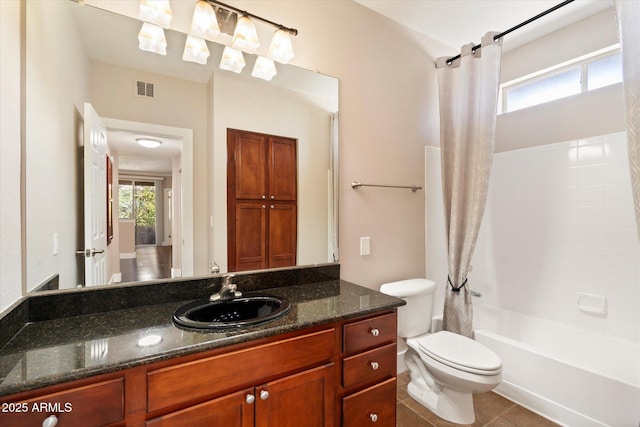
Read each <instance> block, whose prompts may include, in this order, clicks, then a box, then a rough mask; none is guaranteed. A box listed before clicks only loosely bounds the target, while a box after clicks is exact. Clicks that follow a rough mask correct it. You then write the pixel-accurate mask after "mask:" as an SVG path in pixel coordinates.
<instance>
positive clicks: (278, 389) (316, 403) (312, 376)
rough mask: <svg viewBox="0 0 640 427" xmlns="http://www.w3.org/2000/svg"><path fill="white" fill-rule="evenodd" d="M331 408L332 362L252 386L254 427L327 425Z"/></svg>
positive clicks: (329, 421)
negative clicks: (254, 413)
mask: <svg viewBox="0 0 640 427" xmlns="http://www.w3.org/2000/svg"><path fill="white" fill-rule="evenodd" d="M333 407H334V402H333V364H329V365H325V366H321V367H319V368H315V369H310V370H308V371H304V372H301V373H299V374H295V375H291V376H288V377H285V378H282V379H279V380H275V381H271V382H270V383H267V384H264V385H262V386H260V387H256V415H255V417H256V418H255V420H256V427H329V426H332V425H333Z"/></svg>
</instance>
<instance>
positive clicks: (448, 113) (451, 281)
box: [437, 33, 502, 337]
mask: <svg viewBox="0 0 640 427" xmlns="http://www.w3.org/2000/svg"><path fill="white" fill-rule="evenodd" d="M494 35H495V33H487V34H486V35H485V36H484V37H483V38H482V48H481V49H478V50H476V51H475V52H472V47H473V45H472V44H469V45H466V46H463V48H462V53H461V58H460V59H458V60H456V61H454V62H453V63H452V64H451V65H447V59H448V58H439V59H438V60H437V69H438V91H439V105H440V150H441V162H442V190H443V201H444V211H445V212H444V214H445V227H446V238H447V250H448V267H449V277H448V280H447V286H446V291H445V303H444V319H443V320H444V323H443V327H444V329H445V330H447V331H451V332H455V333H457V334H461V335H464V336H468V337H470V336H471V335H472V332H473V327H472V321H473V310H472V306H471V295H470V292H469V285H468V284H467V279H468V273H469V271H470V262H471V257H472V255H473V250H474V247H475V244H476V240H477V237H478V231H479V229H480V224H481V221H482V216H483V213H484V209H485V204H486V200H487V192H488V189H489V177H490V174H491V164H492V162H493V147H494V144H495V128H496V113H497V105H498V87H499V82H500V60H501V56H502V41H501V40H499V41H497V42H495V41H494V40H493V36H494Z"/></svg>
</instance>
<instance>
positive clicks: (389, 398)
mask: <svg viewBox="0 0 640 427" xmlns="http://www.w3.org/2000/svg"><path fill="white" fill-rule="evenodd" d="M369 425H370V426H375V427H394V426H395V425H396V379H395V378H391V379H389V380H387V381H385V382H383V383H380V384H377V385H375V386H373V387H369V388H367V389H364V390H362V391H359V392H358V393H354V394H352V395H349V396H347V397H344V398H343V399H342V427H363V426H369Z"/></svg>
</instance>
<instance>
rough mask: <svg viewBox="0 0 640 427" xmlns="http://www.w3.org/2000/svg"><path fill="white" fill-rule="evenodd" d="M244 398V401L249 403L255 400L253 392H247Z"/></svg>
mask: <svg viewBox="0 0 640 427" xmlns="http://www.w3.org/2000/svg"><path fill="white" fill-rule="evenodd" d="M244 400H245V402H247V403H248V404H249V405H251V404H252V403H253V402H255V401H256V397H255V396H254V395H253V394H251V393H249V394H247V396H246V397H245V398H244Z"/></svg>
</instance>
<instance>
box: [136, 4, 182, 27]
mask: <svg viewBox="0 0 640 427" xmlns="http://www.w3.org/2000/svg"><path fill="white" fill-rule="evenodd" d="M172 17H173V14H172V13H171V6H169V0H140V9H139V12H138V19H139V20H141V21H145V22H149V23H151V24H155V25H159V26H161V27H163V28H169V25H170V24H171V18H172Z"/></svg>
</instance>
